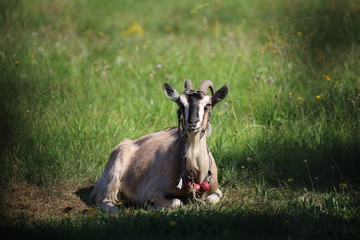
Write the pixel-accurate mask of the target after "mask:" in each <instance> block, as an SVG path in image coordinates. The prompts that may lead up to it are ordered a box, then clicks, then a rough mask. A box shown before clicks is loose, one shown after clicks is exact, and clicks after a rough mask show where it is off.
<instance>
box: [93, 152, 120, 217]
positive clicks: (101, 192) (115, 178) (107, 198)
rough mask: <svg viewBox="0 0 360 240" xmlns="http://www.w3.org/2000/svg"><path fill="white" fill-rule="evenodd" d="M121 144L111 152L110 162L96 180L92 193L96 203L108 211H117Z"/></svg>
mask: <svg viewBox="0 0 360 240" xmlns="http://www.w3.org/2000/svg"><path fill="white" fill-rule="evenodd" d="M121 155H122V154H121V151H120V145H119V146H118V147H116V148H115V150H114V151H113V152H112V153H111V156H110V159H109V162H108V163H107V165H106V167H105V170H104V172H103V174H102V176H101V178H100V179H99V180H98V181H97V182H96V184H95V186H94V189H93V190H92V192H91V194H90V199H91V200H95V202H96V204H97V205H98V206H99V207H100V208H101V209H102V210H104V211H106V212H117V211H118V210H119V209H118V207H117V206H116V203H117V202H118V200H119V199H118V194H119V191H120V165H121V162H122V161H121V157H122V156H121Z"/></svg>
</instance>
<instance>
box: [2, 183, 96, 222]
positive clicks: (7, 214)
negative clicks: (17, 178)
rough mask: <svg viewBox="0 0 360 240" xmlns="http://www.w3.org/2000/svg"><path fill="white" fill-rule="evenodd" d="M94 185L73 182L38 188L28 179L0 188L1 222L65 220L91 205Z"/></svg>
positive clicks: (84, 210) (86, 209)
mask: <svg viewBox="0 0 360 240" xmlns="http://www.w3.org/2000/svg"><path fill="white" fill-rule="evenodd" d="M91 190H92V187H91V186H81V185H77V184H74V183H67V184H61V185H56V186H51V187H38V186H36V185H32V184H29V183H26V182H21V183H15V184H12V185H10V186H8V187H5V188H4V187H0V192H1V195H0V204H1V205H0V214H1V218H2V221H1V222H2V224H3V225H8V224H12V222H14V221H26V222H33V221H38V220H43V219H48V218H56V219H62V218H65V217H69V216H71V215H74V214H79V213H83V212H86V211H88V209H89V208H91V202H90V201H89V195H90V192H91Z"/></svg>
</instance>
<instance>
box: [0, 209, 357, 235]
mask: <svg viewBox="0 0 360 240" xmlns="http://www.w3.org/2000/svg"><path fill="white" fill-rule="evenodd" d="M2 231H3V233H6V234H8V236H12V237H13V238H16V237H24V236H26V237H27V238H28V239H32V238H36V239H45V238H46V239H79V238H82V239H84V238H86V239H100V238H101V239H104V238H110V239H115V238H116V239H184V238H185V239H205V238H207V237H211V238H212V239H214V238H215V239H239V238H252V239H290V238H291V239H355V238H356V237H357V236H358V234H359V229H358V227H357V222H356V221H355V220H352V219H350V220H344V219H342V218H339V217H336V216H330V215H314V214H313V213H301V214H299V215H290V214H286V213H283V214H277V215H262V214H260V213H253V212H244V211H242V210H240V209H235V210H234V209H231V210H229V209H220V210H217V211H208V210H200V211H198V210H195V211H185V210H178V211H173V212H170V213H164V212H158V211H146V212H137V213H135V214H129V213H127V212H126V211H124V212H121V213H120V214H119V215H118V216H107V215H93V216H91V215H89V216H87V217H82V218H80V219H76V220H72V221H68V220H62V221H48V222H42V223H37V224H35V225H32V226H12V227H10V228H7V229H2Z"/></svg>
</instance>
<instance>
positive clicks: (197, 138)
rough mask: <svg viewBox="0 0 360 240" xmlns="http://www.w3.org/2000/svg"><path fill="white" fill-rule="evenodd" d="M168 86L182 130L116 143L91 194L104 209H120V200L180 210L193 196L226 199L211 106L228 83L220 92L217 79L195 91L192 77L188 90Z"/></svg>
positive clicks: (212, 201)
mask: <svg viewBox="0 0 360 240" xmlns="http://www.w3.org/2000/svg"><path fill="white" fill-rule="evenodd" d="M208 89H210V91H211V94H212V95H211V96H209V95H208V94H207V90H208ZM163 90H164V92H165V95H166V96H167V97H168V98H170V99H171V100H173V101H174V102H176V103H177V104H178V106H179V110H178V124H179V126H178V128H171V129H166V130H162V131H158V132H155V133H150V134H148V135H145V136H143V137H141V138H139V139H137V140H134V141H132V140H129V139H125V140H123V141H122V142H121V143H120V144H119V145H118V146H117V147H115V149H114V150H113V152H112V153H111V155H110V159H109V161H108V163H107V165H106V166H105V170H104V172H103V174H102V176H101V178H100V179H99V180H98V182H97V183H96V184H95V187H94V189H93V191H92V193H91V196H90V197H91V198H92V199H95V201H96V203H97V204H98V205H99V206H100V208H101V209H102V210H105V211H107V212H117V211H118V210H119V209H118V207H117V205H116V204H117V202H118V201H119V200H120V199H121V200H127V201H130V202H133V203H136V204H154V205H155V206H156V207H160V208H177V207H180V206H181V205H182V201H184V200H188V199H189V198H190V199H193V200H200V201H201V200H204V201H206V202H209V203H217V202H218V201H219V200H220V198H221V197H222V192H221V191H220V189H219V187H218V179H217V167H216V164H215V160H214V157H213V155H212V154H211V152H210V151H209V148H208V146H207V145H206V137H207V136H209V135H210V132H211V126H210V122H209V121H210V114H211V110H212V108H213V107H214V106H215V105H216V104H217V103H218V102H220V101H222V100H223V99H224V98H225V97H226V96H227V93H228V88H227V86H223V87H222V88H220V89H219V90H218V91H216V92H215V94H214V87H213V84H212V83H211V81H209V80H206V81H204V82H203V83H202V84H201V86H200V88H199V89H198V90H193V89H192V83H191V80H186V81H185V90H184V92H183V93H182V94H179V93H178V92H177V91H176V90H175V89H174V88H172V87H171V86H170V85H169V84H167V83H165V84H164V86H163Z"/></svg>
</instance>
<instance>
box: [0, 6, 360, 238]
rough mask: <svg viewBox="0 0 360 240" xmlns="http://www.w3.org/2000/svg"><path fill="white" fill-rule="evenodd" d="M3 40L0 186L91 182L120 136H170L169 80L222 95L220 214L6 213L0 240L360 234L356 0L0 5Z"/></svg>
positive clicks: (193, 210) (213, 142)
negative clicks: (9, 237) (208, 84)
mask: <svg viewBox="0 0 360 240" xmlns="http://www.w3.org/2000/svg"><path fill="white" fill-rule="evenodd" d="M0 29H1V31H0V36H1V37H0V72H1V74H0V84H1V85H0V86H1V87H0V100H1V102H0V125H1V136H0V143H1V149H0V151H1V152H0V154H1V163H0V171H1V174H0V182H1V185H2V189H7V188H9V186H12V185H14V184H15V185H16V184H21V183H26V184H28V185H26V186H33V187H34V188H35V187H36V188H40V189H42V190H43V191H46V190H47V189H51V188H53V187H56V186H60V185H61V186H63V185H64V184H65V185H66V184H74V183H76V184H79V185H81V186H90V185H92V184H93V183H94V182H95V181H96V180H97V179H98V177H99V176H100V174H101V171H102V170H103V167H104V165H105V163H106V162H107V159H108V157H109V154H110V152H111V150H112V148H113V147H115V146H116V145H117V144H118V143H119V142H120V141H121V140H122V139H124V138H130V139H136V138H138V137H140V136H143V135H145V134H147V133H150V132H154V131H157V130H161V129H164V128H167V127H171V126H176V124H177V117H176V110H177V107H176V105H175V104H173V103H172V102H171V101H169V100H168V99H167V98H166V97H165V95H164V94H163V91H162V85H163V84H164V83H165V82H167V83H169V84H170V85H172V86H173V87H175V88H176V89H177V90H178V91H181V90H182V88H183V83H184V80H185V79H192V81H193V83H194V84H195V85H199V84H200V83H201V82H202V81H203V80H205V79H210V80H211V81H212V82H213V83H214V85H215V88H216V89H218V88H220V87H221V86H223V85H227V86H228V87H229V95H228V97H227V99H225V100H224V101H223V102H222V103H221V104H219V105H218V106H216V107H215V108H214V110H213V114H212V119H211V123H212V126H213V133H212V135H211V136H210V137H209V138H208V145H209V147H210V149H211V151H212V153H213V154H214V157H215V159H216V162H217V165H218V168H219V180H220V186H221V188H222V189H223V190H224V193H225V197H224V200H223V201H222V202H220V204H219V205H217V206H200V207H198V206H193V205H191V204H189V205H187V206H186V207H185V208H183V209H180V210H176V211H172V212H166V211H148V210H145V209H143V208H141V207H134V206H123V207H121V212H120V214H119V215H118V216H107V215H105V214H103V213H101V212H99V211H98V210H97V209H96V208H95V209H94V208H93V207H92V206H88V209H86V211H84V212H82V213H76V214H64V216H62V217H60V218H58V217H54V216H52V215H51V214H50V213H49V214H48V215H47V216H45V217H42V218H41V219H38V218H32V217H31V216H32V215H30V216H28V215H27V216H23V215H15V216H14V214H12V212H9V211H5V210H2V212H1V218H2V219H3V222H6V224H1V225H2V226H1V229H2V231H3V232H5V233H11V234H13V235H14V236H20V237H21V236H22V237H23V236H27V237H28V238H61V239H63V238H70V239H71V238H76V239H78V238H79V237H85V236H87V237H89V238H104V237H117V238H130V239H133V238H139V239H153V238H154V239H159V238H166V239H179V238H186V239H195V238H205V237H208V236H211V237H214V238H226V239H232V238H234V239H238V238H241V237H250V238H259V239H339V238H341V239H354V238H356V237H357V236H359V234H360V231H359V227H358V226H359V225H360V207H359V205H360V188H359V186H360V1H358V0H344V1H340V0H314V1H301V0H273V1H260V0H252V1H246V0H239V1H236V0H224V1H205V0H198V1H161V0H153V1H131V0H122V1H110V0H109V1H108V0H107V1H96V0H77V1H70V0H53V1H41V0H33V1H26V0H15V1H14V0H1V1H0ZM3 192H8V191H5V190H4V191H3ZM12 196H13V195H12ZM6 197H7V194H2V197H1V199H2V201H7V200H6ZM4 199H5V200H4ZM24 201H25V200H24ZM39 211H41V208H40V209H39ZM5 219H10V220H6V221H5Z"/></svg>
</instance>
